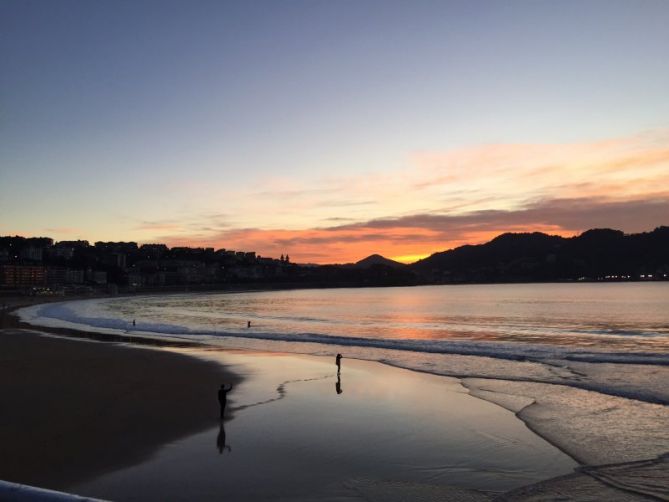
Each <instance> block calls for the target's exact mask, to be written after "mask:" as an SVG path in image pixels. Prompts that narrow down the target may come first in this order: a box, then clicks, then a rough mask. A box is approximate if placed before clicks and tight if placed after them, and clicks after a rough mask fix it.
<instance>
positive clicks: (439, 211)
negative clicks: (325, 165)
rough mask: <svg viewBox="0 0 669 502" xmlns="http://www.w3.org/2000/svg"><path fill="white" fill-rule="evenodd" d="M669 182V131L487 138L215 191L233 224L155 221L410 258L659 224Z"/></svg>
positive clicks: (186, 229)
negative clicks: (524, 235) (511, 236)
mask: <svg viewBox="0 0 669 502" xmlns="http://www.w3.org/2000/svg"><path fill="white" fill-rule="evenodd" d="M664 187H669V131H654V132H651V133H646V134H641V135H636V136H632V137H629V138H618V139H611V140H606V141H598V142H592V143H574V144H538V145H537V144H535V145H523V144H512V145H482V146H477V147H472V148H468V149H461V150H455V151H447V152H418V153H415V154H413V155H411V156H410V157H409V158H408V161H407V163H406V165H405V166H404V167H402V168H400V169H395V170H390V171H386V172H367V173H363V174H360V175H356V176H347V177H336V176H331V177H329V178H327V179H321V180H313V179H312V180H307V179H299V180H298V179H288V178H286V179H278V178H277V179H272V180H268V181H267V182H265V183H262V182H259V183H257V184H255V185H254V189H253V190H252V191H244V190H237V191H235V193H229V192H221V193H218V194H217V199H218V200H223V201H225V204H224V205H222V206H221V207H217V208H215V209H216V210H218V209H221V208H224V209H225V210H226V211H228V212H229V213H230V218H231V219H230V220H229V221H228V220H227V219H226V221H225V222H224V223H225V224H226V225H221V224H217V222H216V221H215V219H213V218H202V219H201V220H199V221H195V220H196V219H195V220H194V221H193V222H192V223H190V224H187V225H184V226H183V227H181V228H179V229H177V228H169V227H168V226H165V227H164V228H162V229H161V228H160V227H159V225H158V226H154V228H153V229H152V230H153V231H154V233H153V235H154V238H156V239H161V238H162V239H166V240H167V242H168V243H173V244H200V245H208V246H214V247H218V248H220V247H224V248H228V249H237V250H254V251H257V252H259V253H260V254H262V255H266V256H279V255H280V254H286V253H288V254H290V256H291V257H292V258H293V259H294V260H299V261H302V262H315V263H332V262H340V263H341V262H350V261H357V260H359V259H361V258H363V257H365V256H367V255H369V254H371V253H381V254H383V255H385V256H388V257H390V258H395V259H400V260H403V261H412V260H415V259H417V258H420V257H423V256H425V255H429V254H431V253H433V252H436V251H441V250H444V249H449V248H452V247H455V246H458V245H462V244H467V243H479V242H484V241H486V240H489V239H490V238H492V237H494V236H496V235H498V234H499V233H503V232H508V231H544V232H549V233H553V234H560V235H573V234H575V233H577V232H580V231H583V230H586V229H588V228H595V227H613V228H618V229H622V230H624V231H627V232H635V231H643V230H648V229H652V228H653V227H654V226H658V225H663V224H668V223H669V221H668V218H669V202H668V201H669V189H665V188H664ZM210 191H211V193H215V192H216V190H215V189H214V188H211V187H210ZM202 200H204V199H202ZM212 210H213V209H212ZM226 218H227V217H226ZM231 221H234V224H232V223H231ZM147 228H148V227H147ZM161 231H162V232H161ZM159 232H160V233H162V234H166V233H169V234H170V235H168V236H165V235H163V236H162V237H161V236H160V235H159Z"/></svg>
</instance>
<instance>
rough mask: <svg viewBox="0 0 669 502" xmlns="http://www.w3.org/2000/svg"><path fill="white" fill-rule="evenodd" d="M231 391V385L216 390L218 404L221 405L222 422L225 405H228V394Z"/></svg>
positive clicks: (223, 385)
mask: <svg viewBox="0 0 669 502" xmlns="http://www.w3.org/2000/svg"><path fill="white" fill-rule="evenodd" d="M231 390H232V385H230V386H229V387H228V388H227V389H226V388H225V384H222V385H221V388H220V389H218V404H220V405H221V420H223V415H224V414H225V405H226V404H227V403H228V392H230V391H231Z"/></svg>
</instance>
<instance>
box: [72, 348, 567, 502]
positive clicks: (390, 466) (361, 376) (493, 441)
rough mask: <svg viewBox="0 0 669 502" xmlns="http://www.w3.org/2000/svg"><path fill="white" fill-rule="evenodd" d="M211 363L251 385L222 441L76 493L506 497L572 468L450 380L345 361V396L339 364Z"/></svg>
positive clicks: (188, 445) (182, 446)
mask: <svg viewBox="0 0 669 502" xmlns="http://www.w3.org/2000/svg"><path fill="white" fill-rule="evenodd" d="M204 357H207V358H213V359H216V360H218V358H219V357H221V358H222V359H223V360H224V361H225V362H226V364H228V365H230V367H231V368H232V369H233V370H234V371H237V372H240V373H242V374H244V375H246V376H247V378H246V380H244V382H243V383H242V384H240V385H239V386H238V387H237V388H235V389H234V390H233V392H232V393H231V394H230V402H229V405H228V406H229V409H228V413H229V415H228V420H227V421H226V423H225V426H224V435H225V437H224V438H222V437H221V434H222V430H221V428H220V427H219V425H218V424H217V423H216V421H215V417H212V419H213V420H212V428H211V429H210V430H208V431H206V432H203V433H201V434H198V435H195V436H192V437H189V438H186V439H184V440H181V441H177V442H175V443H174V444H170V445H168V446H166V447H165V448H163V449H162V450H161V451H160V452H158V453H157V454H156V455H155V456H154V457H153V458H152V459H150V460H148V461H146V462H145V463H143V464H141V465H139V466H136V467H130V468H127V469H122V470H120V471H117V472H114V473H111V474H108V475H106V476H102V477H100V478H99V479H97V480H94V481H92V482H90V483H86V484H83V485H81V486H78V487H73V491H75V492H77V493H81V494H86V495H94V496H98V497H103V498H109V499H113V500H117V499H118V500H143V499H145V498H146V497H147V496H148V494H150V497H151V498H152V499H156V500H160V499H162V500H178V499H190V500H220V499H221V498H225V499H229V500H254V499H263V498H267V497H285V498H287V499H291V498H296V497H312V499H314V498H315V497H319V498H325V499H327V498H336V497H342V496H350V495H351V493H350V488H348V487H347V486H349V485H348V484H347V482H349V481H352V480H354V479H359V478H364V479H369V480H387V479H391V480H396V481H404V482H408V483H428V484H434V485H455V486H458V487H461V488H477V489H485V490H493V491H503V490H507V489H510V488H513V487H517V486H521V485H524V484H528V483H532V482H535V481H539V480H541V479H545V478H549V477H553V476H558V475H561V474H565V473H568V472H571V470H572V469H573V468H574V467H575V462H574V461H573V460H572V459H570V458H569V457H568V456H566V455H565V454H563V453H561V452H560V451H559V450H557V449H556V448H555V447H553V446H551V445H550V444H548V443H547V442H545V441H544V440H542V439H541V438H539V437H538V436H536V435H535V434H534V433H532V432H531V431H530V430H529V429H528V428H527V427H526V426H525V425H524V424H523V423H522V422H521V421H520V420H518V419H517V418H516V417H515V416H514V415H513V414H512V413H511V412H508V411H506V410H504V409H502V408H500V407H498V406H495V405H493V404H490V403H488V402H485V401H482V400H479V399H477V398H474V397H472V396H470V395H469V394H468V393H467V391H466V390H465V389H464V388H463V387H462V386H461V385H460V384H459V383H458V381H457V380H454V379H448V378H444V377H437V376H433V375H427V374H421V373H415V372H410V371H406V370H400V369H396V368H391V367H388V366H384V365H381V364H378V363H371V362H364V361H355V360H351V359H347V358H344V360H343V364H342V371H341V375H340V378H339V383H340V387H341V388H340V390H341V393H338V392H337V390H338V389H337V382H338V380H337V374H336V367H335V365H334V358H327V359H325V358H314V357H306V356H296V355H277V354H255V355H250V354H243V353H225V354H224V355H223V356H221V355H220V353H219V352H216V351H208V352H206V353H204ZM278 388H280V390H281V392H278V391H277V389H278ZM212 399H215V396H212ZM221 441H223V444H221ZM226 497H227V498H226Z"/></svg>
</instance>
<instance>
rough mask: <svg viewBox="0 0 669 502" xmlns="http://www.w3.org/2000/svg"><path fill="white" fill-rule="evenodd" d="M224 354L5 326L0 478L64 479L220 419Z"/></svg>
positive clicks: (47, 483)
mask: <svg viewBox="0 0 669 502" xmlns="http://www.w3.org/2000/svg"><path fill="white" fill-rule="evenodd" d="M238 381H239V378H238V377H237V376H235V375H233V374H231V373H230V372H229V371H226V370H225V368H224V367H223V366H222V365H220V364H215V363H207V362H204V361H201V360H197V359H195V358H192V357H188V356H186V355H181V354H175V353H170V352H166V351H158V350H151V349H144V348H137V347H128V346H123V345H118V344H110V343H99V342H93V341H76V340H67V339H63V338H56V337H51V336H41V335H39V334H37V333H36V332H28V331H25V330H16V329H11V328H7V329H3V330H0V396H2V399H0V445H2V455H0V479H4V480H6V481H13V482H20V483H26V484H33V485H37V486H40V487H45V488H53V489H64V488H67V487H69V486H71V485H72V484H74V483H77V482H80V481H82V480H84V479H88V478H91V477H94V476H95V475H97V474H100V473H102V472H106V471H109V470H111V469H114V468H118V467H120V466H122V465H129V464H132V463H137V462H140V461H142V460H143V459H145V458H147V457H149V456H150V455H151V454H152V453H153V452H155V451H156V450H157V449H158V448H159V447H161V446H163V445H165V444H166V443H169V442H170V441H174V440H176V439H178V438H182V437H185V436H188V435H191V434H194V433H196V432H198V431H201V430H203V429H206V428H207V427H210V426H211V425H212V423H216V420H217V416H218V412H219V410H218V403H217V400H216V391H217V388H218V386H219V385H220V383H221V382H233V383H236V382H238Z"/></svg>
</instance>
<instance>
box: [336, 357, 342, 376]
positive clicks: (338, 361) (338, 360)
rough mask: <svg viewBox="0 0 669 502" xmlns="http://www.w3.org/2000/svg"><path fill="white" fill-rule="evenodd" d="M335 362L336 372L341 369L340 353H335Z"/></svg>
mask: <svg viewBox="0 0 669 502" xmlns="http://www.w3.org/2000/svg"><path fill="white" fill-rule="evenodd" d="M335 364H336V365H337V374H339V372H340V371H341V354H337V357H336V358H335Z"/></svg>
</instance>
